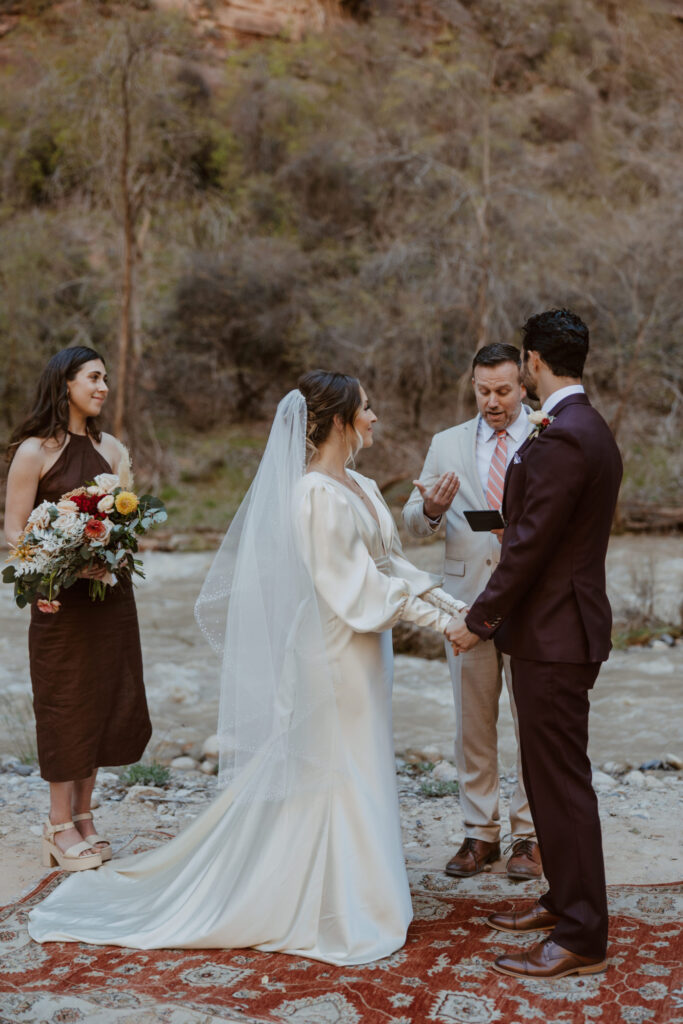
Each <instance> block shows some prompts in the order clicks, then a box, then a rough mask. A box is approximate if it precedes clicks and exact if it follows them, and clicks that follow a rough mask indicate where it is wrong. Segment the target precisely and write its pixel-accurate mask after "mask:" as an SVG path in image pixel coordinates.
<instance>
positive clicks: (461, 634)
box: [449, 309, 622, 978]
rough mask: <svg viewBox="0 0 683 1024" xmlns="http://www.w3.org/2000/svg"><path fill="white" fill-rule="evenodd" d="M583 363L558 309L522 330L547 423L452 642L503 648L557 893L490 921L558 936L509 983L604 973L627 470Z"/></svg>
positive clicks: (530, 384)
mask: <svg viewBox="0 0 683 1024" xmlns="http://www.w3.org/2000/svg"><path fill="white" fill-rule="evenodd" d="M587 353H588V328H587V327H586V325H585V324H584V323H583V322H582V321H581V320H580V319H579V317H578V316H576V315H575V314H573V313H570V312H569V310H566V309H560V310H556V309H553V310H549V311H548V312H546V313H540V314H538V315H537V316H532V317H531V319H530V320H528V321H527V323H526V324H525V325H524V341H523V364H522V382H523V383H524V384H525V385H526V388H527V392H528V394H529V395H530V396H531V397H532V398H534V397H538V399H539V400H540V401H541V403H542V409H541V412H542V413H543V422H542V423H540V424H539V425H538V426H537V428H536V429H535V430H534V431H533V432H532V433H531V435H530V436H529V438H528V439H527V440H526V441H525V442H524V444H523V445H522V446H521V448H520V449H519V451H518V452H517V453H516V454H515V456H514V458H513V461H512V463H511V464H510V467H509V469H508V471H507V476H506V480H505V494H504V498H503V515H504V517H505V519H506V520H507V526H506V528H505V531H504V533H503V546H502V551H501V559H500V564H499V565H498V568H497V569H496V571H495V572H494V573H493V575H492V576H491V579H490V581H489V583H488V585H487V587H486V589H485V590H484V591H483V593H481V594H480V595H479V597H478V598H477V600H476V601H475V602H474V604H473V605H472V608H471V609H470V612H469V614H468V615H467V616H466V618H465V624H463V625H462V626H461V627H459V629H458V630H457V631H454V638H455V641H456V644H457V647H458V649H459V651H466V650H469V649H470V648H471V647H473V646H474V645H475V644H476V643H478V642H479V640H480V639H488V638H489V637H494V639H495V643H496V645H497V646H498V648H499V649H500V650H501V651H504V652H505V653H507V654H510V655H511V667H512V685H513V691H514V695H515V702H516V705H517V714H518V718H519V732H520V741H521V751H522V767H523V774H524V785H525V788H526V792H527V796H528V798H529V804H530V806H531V814H532V817H533V820H534V825H535V827H536V834H537V837H538V842H539V846H540V850H541V857H542V859H543V867H544V871H545V875H546V878H547V879H548V883H549V890H548V892H547V893H546V894H545V895H544V896H542V897H541V898H540V900H539V901H538V902H537V903H536V904H534V905H533V906H532V907H530V908H529V909H528V910H525V911H522V912H516V913H510V914H494V915H493V916H492V917H491V918H490V919H489V923H490V924H491V925H492V926H493V927H494V928H497V929H499V930H500V931H506V932H515V933H525V932H530V933H531V932H537V931H549V932H551V934H550V936H549V937H548V938H546V939H545V940H544V941H542V942H539V943H538V944H537V945H535V946H533V947H531V948H529V949H527V950H526V951H525V952H523V953H517V954H514V953H511V954H506V955H505V956H501V957H499V958H498V959H497V960H496V962H495V965H494V967H495V969H496V970H497V971H499V972H500V973H502V974H509V975H512V976H513V977H522V978H562V977H565V976H566V975H569V974H589V973H591V974H592V973H595V972H597V971H600V970H603V969H604V967H605V951H606V946H607V898H606V892H605V870H604V864H603V857H602V841H601V834H600V820H599V818H598V806H597V800H596V797H595V793H594V792H593V788H592V784H591V765H590V761H589V759H588V754H587V746H588V710H589V702H588V691H589V690H590V689H591V687H592V686H593V684H594V683H595V680H596V678H597V676H598V671H599V669H600V663H601V662H602V661H605V660H606V659H607V657H608V654H609V650H610V646H611V645H610V628H611V621H612V618H611V611H610V606H609V602H608V600H607V595H606V592H605V555H606V552H607V543H608V540H609V534H610V527H611V524H612V518H613V515H614V509H615V506H616V500H617V493H618V491H619V484H620V481H621V472H622V468H621V458H620V456H619V451H618V449H617V446H616V443H615V441H614V438H613V437H612V434H611V433H610V431H609V428H608V427H607V424H606V423H605V421H604V420H603V419H602V417H601V416H600V415H599V414H598V413H597V412H596V411H595V409H593V407H592V406H591V404H590V402H589V401H588V398H587V397H586V395H585V393H584V389H583V387H582V385H581V376H582V373H583V366H584V362H585V360H586V355H587ZM532 418H535V417H533V416H532ZM450 639H453V637H451V636H450V634H449V640H450Z"/></svg>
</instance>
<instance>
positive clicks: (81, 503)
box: [70, 494, 101, 516]
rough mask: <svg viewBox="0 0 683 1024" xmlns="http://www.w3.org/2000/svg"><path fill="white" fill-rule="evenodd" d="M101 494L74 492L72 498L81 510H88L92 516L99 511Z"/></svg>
mask: <svg viewBox="0 0 683 1024" xmlns="http://www.w3.org/2000/svg"><path fill="white" fill-rule="evenodd" d="M100 497H101V495H98V494H74V496H73V497H72V498H71V499H70V500H71V501H73V503H74V504H75V505H78V510H79V512H88V513H89V514H90V515H91V516H92V515H94V514H95V513H96V512H97V503H98V501H99V500H100Z"/></svg>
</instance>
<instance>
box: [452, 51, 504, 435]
mask: <svg viewBox="0 0 683 1024" xmlns="http://www.w3.org/2000/svg"><path fill="white" fill-rule="evenodd" d="M496 58H497V54H496V53H495V52H494V54H493V56H492V58H491V64H490V66H489V76H488V82H487V88H486V93H485V96H484V106H483V110H482V126H481V136H482V153H481V197H480V199H479V202H476V203H474V215H475V217H476V220H477V225H478V227H479V240H480V245H481V248H480V256H479V285H478V287H477V300H476V331H475V348H474V352H473V353H472V356H473V357H474V356H475V355H476V354H477V352H478V351H479V349H480V348H483V347H484V345H488V343H489V341H490V334H489V327H490V320H491V314H490V301H489V279H490V276H491V232H490V229H489V205H490V201H491V95H492V93H493V81H494V75H495V71H496ZM471 377H472V375H471V372H470V370H469V368H468V369H467V370H466V371H465V372H464V373H463V374H462V375H461V377H460V379H459V380H458V388H457V392H456V404H455V411H456V422H457V423H461V422H462V420H463V419H464V418H465V412H466V408H467V397H468V391H469V383H470V380H471Z"/></svg>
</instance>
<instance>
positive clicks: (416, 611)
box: [298, 481, 449, 633]
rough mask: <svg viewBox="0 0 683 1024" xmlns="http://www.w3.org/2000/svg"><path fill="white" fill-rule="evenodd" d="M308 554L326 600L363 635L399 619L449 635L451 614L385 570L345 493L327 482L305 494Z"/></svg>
mask: <svg viewBox="0 0 683 1024" xmlns="http://www.w3.org/2000/svg"><path fill="white" fill-rule="evenodd" d="M298 521H299V525H300V531H301V533H300V537H301V545H302V551H303V554H304V558H305V560H306V563H307V565H308V567H309V569H310V572H311V575H312V577H313V583H314V585H315V588H316V590H317V592H318V594H319V595H320V597H321V598H322V599H323V600H324V601H325V603H326V604H327V605H329V607H330V608H331V609H332V611H333V612H334V614H335V615H337V616H338V617H339V618H340V619H341V620H342V621H343V622H345V623H346V624H347V625H348V626H349V627H350V628H351V629H353V630H354V631H355V632H357V633H379V632H381V631H382V630H384V629H390V628H391V627H392V626H393V625H394V623H396V622H398V620H399V619H405V620H407V621H408V622H414V623H415V624H416V625H418V626H431V627H432V628H433V629H436V630H438V631H439V632H441V633H442V632H443V631H444V629H445V628H446V625H447V623H448V620H449V616H448V614H447V613H446V612H444V611H442V610H441V608H438V607H435V606H434V605H432V604H429V603H428V602H426V601H423V600H422V599H421V598H419V597H416V596H413V595H411V592H410V591H411V588H410V585H409V584H408V582H407V581H406V580H404V579H400V578H399V577H395V576H386V575H384V573H382V572H380V571H379V569H378V568H377V566H376V565H375V563H374V561H373V559H372V557H371V555H370V552H369V551H368V549H367V547H366V545H365V543H364V541H363V538H362V537H361V535H360V533H359V532H358V529H357V526H356V522H355V518H354V515H353V512H352V510H351V508H350V506H349V503H348V501H347V500H346V499H345V497H344V495H343V494H340V493H339V489H338V488H337V487H335V486H334V485H330V484H327V483H325V482H324V481H316V482H315V483H313V484H310V485H309V486H308V487H307V488H306V489H305V491H304V492H303V495H302V498H301V504H300V513H299V519H298Z"/></svg>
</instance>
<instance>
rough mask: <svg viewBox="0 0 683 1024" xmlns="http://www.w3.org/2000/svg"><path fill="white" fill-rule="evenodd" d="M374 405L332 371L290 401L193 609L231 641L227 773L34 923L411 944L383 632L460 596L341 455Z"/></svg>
mask: <svg viewBox="0 0 683 1024" xmlns="http://www.w3.org/2000/svg"><path fill="white" fill-rule="evenodd" d="M376 419H377V417H376V416H375V414H374V413H373V412H372V410H371V409H370V406H369V403H368V399H367V396H366V394H365V392H364V391H363V389H362V387H361V386H360V384H359V382H358V381H357V380H356V379H355V378H353V377H348V376H345V375H344V374H339V373H327V372H324V371H314V372H312V373H308V374H306V375H304V376H303V377H302V378H301V379H300V381H299V386H298V389H297V390H294V391H291V392H290V393H289V394H288V395H286V396H285V398H283V399H282V401H281V402H280V405H279V406H278V409H277V413H276V416H275V420H274V423H273V426H272V429H271V433H270V437H269V439H268V444H267V447H266V451H265V453H264V456H263V459H262V461H261V464H260V466H259V470H258V473H257V474H256V477H255V479H254V481H253V483H252V485H251V487H250V489H249V492H248V494H247V496H246V497H245V499H244V501H243V503H242V505H241V507H240V509H239V511H238V513H237V515H236V517H235V519H234V520H233V523H232V524H231V526H230V529H229V530H228V533H227V534H226V537H225V539H224V541H223V544H222V546H221V548H220V550H219V552H218V554H217V555H216V558H215V560H214V563H213V565H212V568H211V570H210V572H209V575H208V577H207V579H206V581H205V583H204V586H203V588H202V591H201V593H200V596H199V599H198V601H197V607H196V614H197V618H198V621H199V624H200V626H201V628H202V630H203V631H204V632H205V634H206V636H207V638H208V640H209V642H210V643H211V644H212V646H213V647H214V648H215V649H216V650H217V651H219V652H220V653H222V656H223V657H222V668H221V693H220V698H221V699H220V711H219V727H218V735H219V740H220V749H221V753H220V775H221V780H220V781H221V782H222V783H224V785H225V788H224V789H223V790H222V792H221V793H220V794H219V796H218V797H217V798H216V799H215V800H214V802H213V803H212V804H210V806H209V807H208V808H207V809H206V810H205V811H204V812H203V813H202V814H201V815H200V816H199V817H198V818H197V819H196V820H195V821H194V822H193V823H192V824H191V825H190V826H189V827H188V828H187V829H186V830H185V831H184V832H183V833H181V834H180V835H179V836H178V837H177V838H176V839H174V840H172V841H171V842H169V843H167V844H165V845H163V846H161V847H159V848H157V849H155V850H153V851H151V852H149V853H145V854H140V855H138V856H132V857H128V858H125V859H122V860H117V861H114V862H113V863H112V862H110V863H109V864H107V865H106V866H104V867H102V868H100V869H98V870H97V871H94V872H93V871H91V872H81V873H80V874H79V876H76V875H74V876H72V877H70V878H68V879H66V880H65V881H64V882H63V883H62V884H61V885H60V886H59V888H57V889H56V890H55V891H54V892H53V893H52V894H51V895H49V896H48V897H47V898H46V899H45V900H44V901H43V903H42V904H40V905H39V906H38V907H37V908H36V909H35V910H33V911H32V913H31V915H30V920H29V933H30V934H31V936H32V937H33V938H34V939H35V940H36V941H38V942H56V941H59V942H63V941H83V942H88V943H96V944H100V945H118V946H132V947H135V948H139V949H153V948H209V947H220V948H231V947H245V946H253V947H256V948H257V949H262V950H265V951H274V950H280V951H282V952H284V953H291V954H296V955H298V956H305V957H311V958H313V959H317V960H323V961H326V962H328V963H332V964H338V965H344V964H359V963H366V962H368V961H371V960H375V959H378V958H380V957H384V956H388V955H389V954H390V953H392V952H394V951H395V950H396V949H398V948H399V947H400V946H402V945H403V943H404V941H405V937H406V930H407V928H408V925H409V923H410V920H411V917H412V909H411V903H410V893H409V890H408V881H407V876H406V870H405V863H404V859H403V851H402V848H401V830H400V821H399V807H398V795H397V790H396V779H395V769H394V754H393V742H392V722H391V683H392V662H391V657H392V656H391V633H390V630H391V627H392V625H393V624H394V623H395V622H397V621H398V620H399V619H404V620H407V621H409V622H413V623H417V624H419V625H423V626H430V627H432V628H433V629H436V630H439V631H440V632H443V633H445V634H446V636H447V637H448V636H449V634H450V633H451V630H452V629H454V627H455V626H456V625H457V624H456V622H455V621H454V620H453V619H452V618H451V616H452V614H453V613H456V612H457V611H458V610H459V609H460V608H461V607H464V606H463V605H462V604H461V603H460V602H457V601H455V600H454V599H453V598H451V597H449V596H448V595H447V594H445V593H444V592H443V591H442V590H440V589H439V588H438V587H437V584H438V579H437V577H434V576H430V575H428V574H427V573H424V572H421V571H419V570H418V569H416V568H415V566H413V565H412V564H411V563H410V562H408V561H407V560H406V559H405V557H404V556H403V553H402V550H401V546H400V542H399V540H398V536H397V533H396V528H395V525H394V522H393V519H392V516H391V513H390V512H389V509H388V508H387V506H386V505H385V503H384V501H383V499H382V497H381V495H380V492H379V489H378V487H377V485H376V484H375V483H374V482H373V481H372V480H370V479H368V478H367V477H364V476H361V475H360V474H359V473H356V472H354V471H353V470H350V469H349V468H348V464H349V462H350V460H351V458H352V456H353V454H354V453H355V452H356V451H358V450H359V449H360V448H361V447H364V446H368V445H371V444H372V428H373V424H374V423H375V422H376Z"/></svg>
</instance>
